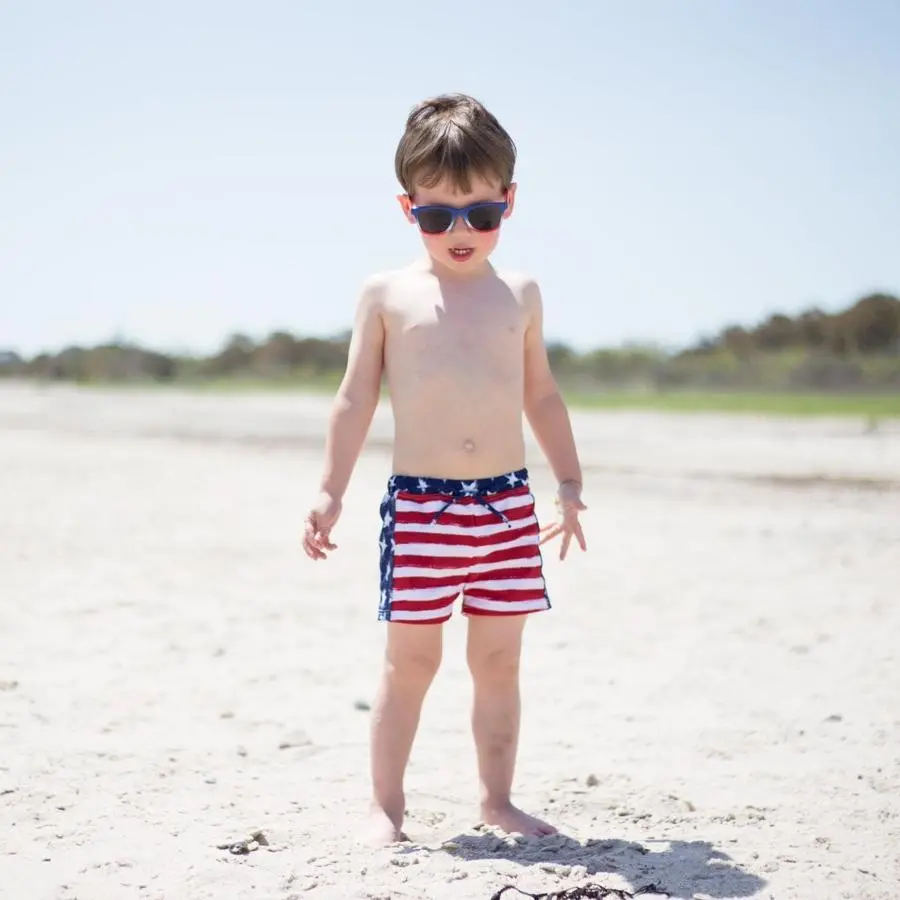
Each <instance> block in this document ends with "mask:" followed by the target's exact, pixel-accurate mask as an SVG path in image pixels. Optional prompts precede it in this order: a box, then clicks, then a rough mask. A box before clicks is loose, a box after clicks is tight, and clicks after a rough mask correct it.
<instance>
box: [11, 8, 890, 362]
mask: <svg viewBox="0 0 900 900" xmlns="http://www.w3.org/2000/svg"><path fill="white" fill-rule="evenodd" d="M898 48H900V3H897V2H896V0H884V2H876V0H853V2H849V0H741V2H737V0H735V2H726V0H681V2H673V0H627V2H624V0H619V2H615V3H613V2H607V0H558V2H557V3H556V4H553V3H548V2H540V3H538V2H534V0H482V2H477V3H471V2H460V0H458V2H455V3H421V2H411V0H403V2H401V0H381V2H377V3H373V2H363V0H356V2H341V0H330V2H312V0H308V2H301V0H259V2H254V3H250V2H247V0H244V2H241V3H237V2H231V0H217V2H212V0H180V2H171V0H154V2H152V3H151V2H118V3H116V2H113V0H106V2H100V0H79V2H78V3H71V2H68V0H57V2H42V0H29V2H20V3H5V4H2V6H0V347H2V346H6V347H15V348H18V349H20V350H22V351H24V352H27V353H32V352H35V351H37V350H39V349H41V348H45V347H47V348H59V347H61V346H62V345H64V344H67V343H70V342H97V341H102V340H105V339H108V338H110V337H111V336H113V335H114V334H117V333H118V334H121V335H124V336H125V337H128V338H130V339H134V340H139V341H141V342H144V343H147V344H151V345H154V346H157V347H160V348H167V349H179V348H190V349H196V350H201V351H205V350H208V349H212V348H214V347H216V346H218V345H219V344H220V343H221V341H222V340H223V339H224V338H225V337H226V336H227V335H228V334H230V333H232V332H234V331H243V332H245V333H248V334H250V335H252V336H263V335H265V334H266V333H268V332H269V331H270V330H273V329H276V328H285V329H288V330H291V331H294V332H297V333H302V334H320V335H328V334H332V333H335V332H337V331H340V330H343V329H344V328H346V327H347V326H348V325H349V322H350V318H351V314H352V309H353V306H354V304H355V301H356V295H357V290H358V287H359V284H360V282H361V281H362V279H363V278H364V277H365V276H366V275H367V274H368V273H370V272H373V271H377V270H380V269H384V268H388V267H392V266H396V265H401V264H404V263H405V262H407V261H409V260H410V259H411V258H412V257H413V256H414V255H416V254H418V253H419V252H420V250H419V248H420V244H419V239H418V237H417V235H416V234H415V232H414V230H413V229H412V227H410V226H407V224H406V223H405V221H404V220H403V218H402V216H401V214H400V212H399V209H398V207H397V205H396V201H395V199H394V197H395V194H396V193H397V190H398V187H397V185H396V183H395V181H394V175H393V153H394V148H395V145H396V142H397V139H398V137H399V135H400V131H401V129H402V125H403V121H404V119H405V117H406V114H407V112H408V110H409V108H410V107H411V106H412V105H413V104H414V103H415V102H416V101H417V100H419V99H421V98H423V97H426V96H428V95H430V94H434V93H438V92H442V91H447V90H459V91H465V92H469V93H472V94H474V95H476V96H478V97H479V98H480V99H482V100H483V101H484V102H485V103H486V104H487V105H488V106H489V107H490V108H491V109H492V110H493V111H494V112H495V113H496V114H497V116H498V117H499V118H500V119H501V121H502V122H503V123H504V124H505V125H506V127H507V128H508V129H509V130H510V131H511V133H512V134H513V137H514V138H515V140H516V142H517V143H518V145H519V151H520V164H519V169H518V181H519V185H520V187H519V194H518V207H517V212H516V215H515V216H514V217H513V218H512V219H511V220H510V222H509V223H508V224H507V225H506V226H505V227H504V235H503V238H502V241H501V246H500V251H499V253H498V256H497V261H498V264H500V265H505V266H509V267H514V268H518V269H523V270H526V271H528V272H530V273H531V274H533V275H534V276H535V277H537V278H538V279H539V281H540V282H541V284H542V286H543V290H544V298H545V304H546V310H547V311H546V322H547V325H546V327H547V332H548V337H549V338H552V339H563V340H566V341H569V342H571V343H573V344H574V345H575V346H577V347H580V348H585V347H591V346H598V345H610V344H617V343H619V342H622V341H627V340H635V341H655V342H661V343H666V344H678V343H682V342H687V341H690V340H693V339H694V338H695V337H697V336H698V335H700V334H702V333H710V332H713V331H717V330H718V329H719V328H720V327H722V326H723V325H725V324H728V323H731V322H741V323H753V322H755V321H757V320H758V319H760V318H761V317H763V316H765V315H768V314H769V313H771V312H773V311H786V312H789V313H793V312H797V311H799V310H801V309H803V308H805V307H808V306H810V305H814V304H815V305H819V306H821V307H823V308H825V309H828V310H834V309H837V308H840V307H842V306H844V305H846V304H848V303H849V302H851V301H852V300H854V299H856V298H857V297H858V296H860V295H862V294H863V293H866V292H868V291H871V290H878V289H880V290H887V291H891V292H898V293H900V52H898Z"/></svg>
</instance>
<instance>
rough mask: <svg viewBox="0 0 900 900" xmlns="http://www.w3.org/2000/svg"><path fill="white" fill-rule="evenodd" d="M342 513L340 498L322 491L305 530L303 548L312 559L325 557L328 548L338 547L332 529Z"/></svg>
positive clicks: (308, 517) (311, 511) (310, 513)
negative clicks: (333, 539)
mask: <svg viewBox="0 0 900 900" xmlns="http://www.w3.org/2000/svg"><path fill="white" fill-rule="evenodd" d="M340 514H341V501H340V499H339V498H337V497H332V496H331V494H329V493H327V492H326V491H322V493H321V494H319V499H318V500H317V501H316V504H315V506H313V508H312V509H311V510H310V512H309V515H308V516H307V517H306V527H305V529H304V532H303V549H304V550H305V551H306V555H307V556H308V557H309V558H310V559H325V556H326V553H325V551H326V550H335V549H337V544H333V543H332V542H331V529H332V528H334V525H335V523H336V522H337V520H338V517H339V516H340Z"/></svg>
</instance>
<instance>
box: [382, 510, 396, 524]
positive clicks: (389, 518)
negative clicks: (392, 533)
mask: <svg viewBox="0 0 900 900" xmlns="http://www.w3.org/2000/svg"><path fill="white" fill-rule="evenodd" d="M382 521H383V522H384V526H385V528H388V527H389V526H390V524H391V522H393V521H394V519H393V517H392V516H391V513H390V511H388V512H386V513H385V514H384V519H382Z"/></svg>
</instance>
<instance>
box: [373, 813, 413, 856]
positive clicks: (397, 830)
mask: <svg viewBox="0 0 900 900" xmlns="http://www.w3.org/2000/svg"><path fill="white" fill-rule="evenodd" d="M402 824H403V819H402V817H401V816H396V817H394V816H391V815H389V814H388V813H387V812H386V811H385V810H383V809H382V808H381V807H380V806H374V805H373V806H372V810H371V812H370V813H369V822H368V826H367V828H366V832H365V838H366V843H368V844H375V845H376V846H378V847H387V846H388V845H389V844H396V843H397V842H399V841H408V840H409V838H408V837H407V836H406V834H405V833H404V831H403V828H402V827H401V826H402Z"/></svg>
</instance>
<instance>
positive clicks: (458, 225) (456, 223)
mask: <svg viewBox="0 0 900 900" xmlns="http://www.w3.org/2000/svg"><path fill="white" fill-rule="evenodd" d="M457 229H459V230H461V231H470V230H471V229H470V228H469V223H468V222H466V220H465V219H464V218H463V217H462V216H457V217H456V218H455V219H454V220H453V226H452V228H451V229H450V233H451V234H452V233H453V232H454V231H456V230H457Z"/></svg>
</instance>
